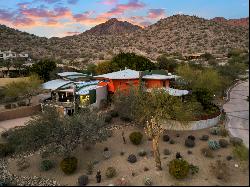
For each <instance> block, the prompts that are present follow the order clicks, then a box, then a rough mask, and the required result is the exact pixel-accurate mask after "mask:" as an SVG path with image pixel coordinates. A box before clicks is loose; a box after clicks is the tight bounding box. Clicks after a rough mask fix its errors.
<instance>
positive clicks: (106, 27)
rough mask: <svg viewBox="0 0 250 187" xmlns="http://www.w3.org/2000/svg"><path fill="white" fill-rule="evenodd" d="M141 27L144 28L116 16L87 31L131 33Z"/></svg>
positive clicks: (108, 33)
mask: <svg viewBox="0 0 250 187" xmlns="http://www.w3.org/2000/svg"><path fill="white" fill-rule="evenodd" d="M140 29H142V28H141V27H139V26H137V25H133V24H131V23H129V22H127V21H118V20H117V19H116V18H112V19H110V20H108V21H107V22H105V23H102V24H100V25H97V26H95V27H93V28H91V29H90V30H88V31H86V32H85V33H87V34H93V35H110V34H113V35H119V34H125V33H131V32H134V31H136V30H140Z"/></svg>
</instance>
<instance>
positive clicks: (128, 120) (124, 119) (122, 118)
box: [120, 116, 133, 122]
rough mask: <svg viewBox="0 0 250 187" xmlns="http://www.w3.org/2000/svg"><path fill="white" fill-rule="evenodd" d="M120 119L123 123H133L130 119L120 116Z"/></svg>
mask: <svg viewBox="0 0 250 187" xmlns="http://www.w3.org/2000/svg"><path fill="white" fill-rule="evenodd" d="M120 119H121V120H122V121H124V122H131V121H133V120H132V119H131V118H130V117H127V116H121V117H120Z"/></svg>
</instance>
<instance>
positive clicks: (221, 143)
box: [219, 139, 229, 148]
mask: <svg viewBox="0 0 250 187" xmlns="http://www.w3.org/2000/svg"><path fill="white" fill-rule="evenodd" d="M219 144H220V146H221V147H222V148H225V147H227V146H228V144H229V142H228V141H227V140H225V139H220V140H219Z"/></svg>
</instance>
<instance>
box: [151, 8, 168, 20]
mask: <svg viewBox="0 0 250 187" xmlns="http://www.w3.org/2000/svg"><path fill="white" fill-rule="evenodd" d="M162 17H165V9H149V11H148V18H150V19H157V18H162Z"/></svg>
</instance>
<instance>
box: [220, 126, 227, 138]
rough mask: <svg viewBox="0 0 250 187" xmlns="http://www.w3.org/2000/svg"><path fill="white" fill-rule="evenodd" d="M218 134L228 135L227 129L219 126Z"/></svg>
mask: <svg viewBox="0 0 250 187" xmlns="http://www.w3.org/2000/svg"><path fill="white" fill-rule="evenodd" d="M219 135H220V136H223V137H226V136H228V131H227V129H226V128H225V127H220V128H219Z"/></svg>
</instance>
